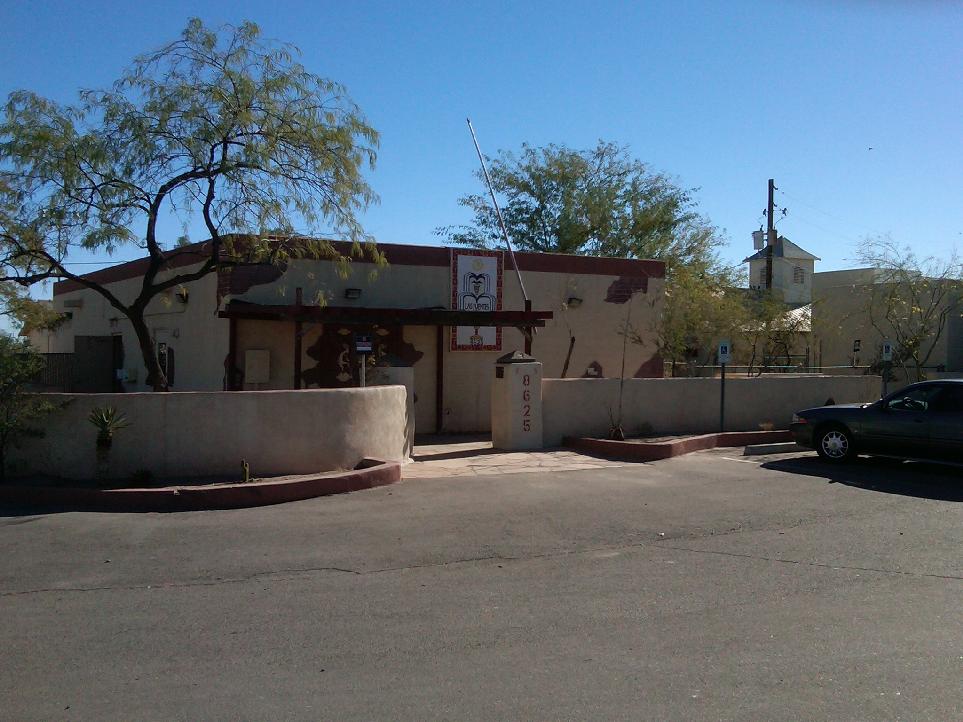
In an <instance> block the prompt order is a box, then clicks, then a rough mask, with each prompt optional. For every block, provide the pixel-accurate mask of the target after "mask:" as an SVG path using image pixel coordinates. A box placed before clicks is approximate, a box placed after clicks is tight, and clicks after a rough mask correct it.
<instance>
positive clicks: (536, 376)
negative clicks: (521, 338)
mask: <svg viewBox="0 0 963 722" xmlns="http://www.w3.org/2000/svg"><path fill="white" fill-rule="evenodd" d="M492 446H494V447H495V448H496V449H541V448H542V364H540V363H539V362H538V361H536V360H535V359H534V358H532V357H531V356H526V355H525V354H523V353H520V352H518V351H514V352H512V353H510V354H506V355H505V356H502V357H501V358H499V359H498V360H497V361H496V362H495V379H494V381H493V382H492Z"/></svg>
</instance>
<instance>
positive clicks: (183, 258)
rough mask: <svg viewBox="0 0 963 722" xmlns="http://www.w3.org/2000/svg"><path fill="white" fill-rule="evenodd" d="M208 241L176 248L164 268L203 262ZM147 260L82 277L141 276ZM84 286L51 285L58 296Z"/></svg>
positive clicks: (69, 283) (95, 279)
mask: <svg viewBox="0 0 963 722" xmlns="http://www.w3.org/2000/svg"><path fill="white" fill-rule="evenodd" d="M208 243H210V241H201V242H200V243H192V244H191V245H189V246H184V247H183V248H178V249H176V250H177V255H176V256H175V257H174V258H173V259H172V260H171V261H170V263H168V264H167V265H166V266H165V268H166V269H168V270H169V269H172V268H181V267H182V266H192V265H194V264H196V263H203V262H204V261H206V260H207V259H208V257H209V255H210V250H209V249H208V248H205V247H206V246H207V244H208ZM149 261H150V259H149V258H138V259H137V260H136V261H128V262H127V263H119V264H117V265H116V266H111V267H110V268H102V269H100V270H99V271H93V272H92V273H85V274H84V275H83V276H82V278H86V279H89V280H91V281H93V282H95V283H99V284H106V283H117V282H118V281H126V280H127V279H129V278H137V277H138V276H143V275H144V273H145V272H146V271H147V266H148V263H149ZM84 288H86V286H84V285H83V284H81V283H78V282H77V281H71V280H66V281H57V282H56V283H55V284H54V287H53V295H54V296H59V295H60V294H61V293H70V292H71V291H80V290H81V289H84Z"/></svg>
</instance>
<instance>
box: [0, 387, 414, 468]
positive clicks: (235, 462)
mask: <svg viewBox="0 0 963 722" xmlns="http://www.w3.org/2000/svg"><path fill="white" fill-rule="evenodd" d="M407 395H408V394H407V391H406V389H405V387H404V386H375V387H370V388H363V389H357V388H353V389H310V390H301V391H237V392H232V393H223V392H171V393H125V394H79V395H77V394H45V395H44V396H45V397H46V398H48V399H49V400H50V401H51V402H53V403H55V404H58V405H61V406H62V409H60V410H58V411H55V412H53V413H52V414H50V415H49V416H48V417H46V418H45V419H44V423H43V428H44V431H45V435H44V436H43V437H42V438H39V439H30V440H28V441H26V442H25V443H23V444H22V446H21V448H19V449H14V450H13V453H12V455H11V457H12V463H11V472H12V474H13V475H17V476H22V475H37V474H42V475H49V476H55V477H62V478H67V479H90V478H94V477H95V476H96V473H97V460H96V450H95V449H96V438H97V430H96V429H95V428H94V426H93V425H92V424H91V423H89V422H88V421H87V417H88V416H89V414H90V412H91V410H92V409H93V408H95V407H103V406H113V407H114V408H116V409H117V410H118V411H120V412H122V413H123V414H124V415H125V416H126V417H127V419H128V421H129V422H130V425H129V426H128V427H127V428H124V429H120V430H119V431H117V432H116V435H115V437H114V442H113V446H112V448H111V450H110V454H109V465H108V468H107V475H108V476H109V477H110V478H117V479H127V478H129V477H130V476H131V475H132V474H134V473H136V472H138V471H142V470H146V471H150V472H151V474H152V475H153V476H154V477H155V478H156V479H161V480H164V479H167V480H170V479H176V478H178V477H196V476H217V477H220V476H229V477H230V478H231V479H232V480H237V478H238V477H239V476H240V474H241V460H242V459H244V460H246V461H247V462H248V464H249V465H250V469H251V475H252V476H268V475H272V476H273V475H283V474H307V473H315V472H319V471H328V470H337V469H352V468H354V467H355V465H356V464H357V463H358V462H359V461H361V460H362V459H364V458H371V457H373V458H379V459H383V460H386V461H399V462H400V461H405V460H407V458H408V457H409V455H410V452H411V445H412V442H413V438H412V434H413V431H414V425H413V423H411V422H410V420H409V419H408V416H409V415H410V414H411V407H410V404H408V403H407Z"/></svg>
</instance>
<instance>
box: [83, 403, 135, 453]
mask: <svg viewBox="0 0 963 722" xmlns="http://www.w3.org/2000/svg"><path fill="white" fill-rule="evenodd" d="M87 420H88V421H89V422H90V423H92V424H93V425H94V426H96V427H97V446H98V447H107V448H110V445H111V444H112V443H113V440H114V432H115V431H117V430H119V429H123V428H125V427H127V426H130V422H129V421H128V420H127V417H126V416H124V414H122V413H121V412H120V411H118V410H117V409H115V408H114V407H113V406H104V407H99V406H98V407H97V408H95V409H93V410H92V411H91V412H90V416H88V417H87Z"/></svg>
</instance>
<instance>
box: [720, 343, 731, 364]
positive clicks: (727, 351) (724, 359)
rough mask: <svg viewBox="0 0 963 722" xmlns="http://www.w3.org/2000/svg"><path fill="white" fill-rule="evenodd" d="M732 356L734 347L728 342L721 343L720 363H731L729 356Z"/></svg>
mask: <svg viewBox="0 0 963 722" xmlns="http://www.w3.org/2000/svg"><path fill="white" fill-rule="evenodd" d="M731 354H732V346H731V345H730V344H729V342H728V341H720V342H719V363H720V364H727V363H729V356H730V355H731Z"/></svg>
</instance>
